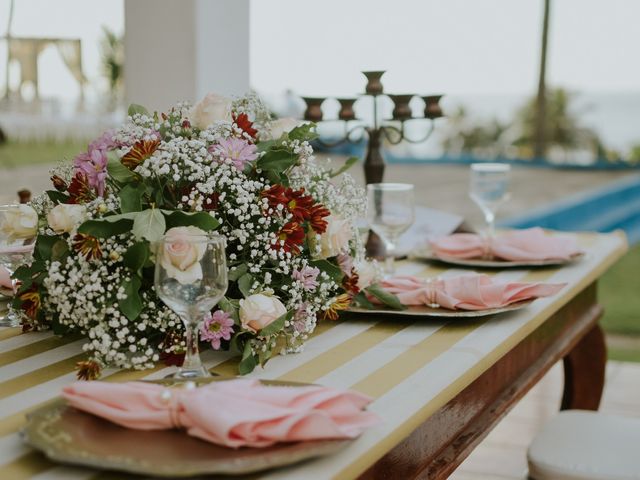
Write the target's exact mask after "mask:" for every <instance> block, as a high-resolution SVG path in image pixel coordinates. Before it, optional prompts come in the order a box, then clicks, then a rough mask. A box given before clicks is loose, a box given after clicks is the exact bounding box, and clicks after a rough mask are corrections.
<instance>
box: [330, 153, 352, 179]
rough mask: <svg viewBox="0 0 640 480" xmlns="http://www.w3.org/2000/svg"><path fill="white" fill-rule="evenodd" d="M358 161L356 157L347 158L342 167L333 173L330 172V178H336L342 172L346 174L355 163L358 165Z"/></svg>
mask: <svg viewBox="0 0 640 480" xmlns="http://www.w3.org/2000/svg"><path fill="white" fill-rule="evenodd" d="M358 160H359V158H358V157H349V158H347V161H346V162H344V165H343V166H341V167H340V168H339V169H338V170H336V171H335V172H333V171H332V172H331V176H332V177H337V176H338V175H342V174H343V173H344V172H346V171H347V170H349V169H350V168H351V167H353V166H354V165H355V164H356V163H358Z"/></svg>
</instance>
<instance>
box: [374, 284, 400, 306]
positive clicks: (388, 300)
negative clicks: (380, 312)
mask: <svg viewBox="0 0 640 480" xmlns="http://www.w3.org/2000/svg"><path fill="white" fill-rule="evenodd" d="M365 290H366V291H367V293H370V294H371V295H373V296H374V297H376V298H377V299H378V300H380V301H381V302H382V303H384V304H385V305H386V306H387V307H389V308H392V309H394V310H406V308H407V307H405V306H404V305H403V304H402V303H400V300H398V297H396V296H395V295H394V294H393V293H390V292H387V291H386V290H385V289H384V288H382V287H381V286H380V285H378V284H377V283H374V284H373V285H369V286H368V287H367V288H365Z"/></svg>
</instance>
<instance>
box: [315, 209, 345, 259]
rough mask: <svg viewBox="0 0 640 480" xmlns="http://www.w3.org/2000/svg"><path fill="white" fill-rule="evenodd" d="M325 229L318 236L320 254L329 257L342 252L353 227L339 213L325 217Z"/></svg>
mask: <svg viewBox="0 0 640 480" xmlns="http://www.w3.org/2000/svg"><path fill="white" fill-rule="evenodd" d="M325 220H326V221H327V230H326V231H325V232H324V233H323V234H322V235H321V236H320V256H321V257H322V258H329V257H334V256H336V255H338V254H339V253H340V252H342V251H343V250H344V249H345V247H346V246H347V244H348V243H349V240H351V237H352V236H353V229H352V228H351V223H349V222H348V221H347V220H345V219H344V218H342V217H341V216H340V215H333V214H332V215H329V216H328V217H327V218H326V219H325Z"/></svg>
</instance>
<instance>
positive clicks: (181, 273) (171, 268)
mask: <svg viewBox="0 0 640 480" xmlns="http://www.w3.org/2000/svg"><path fill="white" fill-rule="evenodd" d="M206 238H207V233H206V232H205V231H204V230H201V229H199V228H198V227H174V228H170V229H169V230H167V233H166V234H165V241H164V252H162V260H161V265H162V267H163V268H164V269H165V271H166V272H167V276H168V277H171V278H175V279H176V280H177V281H178V282H180V283H182V284H183V285H186V284H189V283H193V282H195V281H198V280H201V279H202V266H201V265H200V260H202V257H203V256H204V253H205V251H206V249H207V244H206V242H205V240H206Z"/></svg>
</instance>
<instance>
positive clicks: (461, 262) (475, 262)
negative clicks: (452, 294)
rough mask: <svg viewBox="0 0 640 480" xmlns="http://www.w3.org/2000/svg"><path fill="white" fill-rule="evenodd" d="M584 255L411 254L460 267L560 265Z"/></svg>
mask: <svg viewBox="0 0 640 480" xmlns="http://www.w3.org/2000/svg"><path fill="white" fill-rule="evenodd" d="M582 257H584V253H583V252H580V253H576V254H575V255H573V256H572V257H570V258H569V259H566V260H564V259H560V258H549V259H547V260H520V261H507V260H498V259H484V258H456V257H445V256H440V255H435V254H434V253H433V252H432V251H431V250H428V249H425V250H420V251H418V252H415V253H414V254H412V258H416V259H418V260H427V261H430V262H442V263H448V264H450V265H457V266H461V267H477V268H511V267H551V266H560V265H567V264H569V263H573V262H575V261H577V260H580V259H581V258H582Z"/></svg>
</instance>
